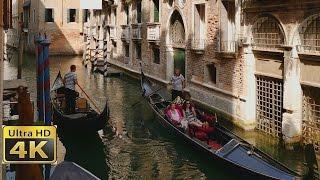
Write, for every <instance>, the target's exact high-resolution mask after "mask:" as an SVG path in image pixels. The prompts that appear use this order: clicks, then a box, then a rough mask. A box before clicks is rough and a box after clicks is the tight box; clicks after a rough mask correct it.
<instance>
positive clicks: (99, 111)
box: [77, 84, 101, 114]
mask: <svg viewBox="0 0 320 180" xmlns="http://www.w3.org/2000/svg"><path fill="white" fill-rule="evenodd" d="M77 85H78V86H79V88H80V89H81V91H82V92H83V93H84V94H85V95H86V96H87V98H88V99H89V101H90V102H91V103H92V105H93V106H94V107H95V108H96V109H97V110H98V113H99V114H100V113H101V110H100V109H99V108H98V107H97V105H96V104H95V103H94V101H93V100H92V99H91V98H90V97H89V95H88V94H87V93H86V92H85V91H84V90H83V89H82V87H81V86H80V85H79V84H77Z"/></svg>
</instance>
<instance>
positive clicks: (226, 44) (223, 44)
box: [218, 41, 237, 53]
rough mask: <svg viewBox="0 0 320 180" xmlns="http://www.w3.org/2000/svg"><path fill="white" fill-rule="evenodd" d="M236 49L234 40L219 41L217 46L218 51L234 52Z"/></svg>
mask: <svg viewBox="0 0 320 180" xmlns="http://www.w3.org/2000/svg"><path fill="white" fill-rule="evenodd" d="M236 50H237V42H236V41H220V43H219V46H218V51H219V52H228V53H235V52H236Z"/></svg>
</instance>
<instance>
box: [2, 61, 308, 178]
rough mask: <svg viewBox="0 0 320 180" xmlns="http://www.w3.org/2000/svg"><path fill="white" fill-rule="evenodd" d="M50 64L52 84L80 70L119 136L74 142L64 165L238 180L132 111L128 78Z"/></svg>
mask: <svg viewBox="0 0 320 180" xmlns="http://www.w3.org/2000/svg"><path fill="white" fill-rule="evenodd" d="M50 59H51V61H50V68H51V82H53V80H54V78H55V76H56V74H57V72H58V71H59V70H61V72H62V73H63V74H64V73H66V72H68V71H69V67H70V65H71V64H76V65H77V74H78V80H79V83H80V85H82V87H83V88H84V89H85V91H86V92H87V93H88V94H89V96H91V97H93V99H94V101H96V102H97V103H96V104H97V105H98V107H99V108H100V109H103V106H104V102H105V101H106V99H108V102H109V107H110V112H111V114H110V123H111V124H112V125H113V126H115V127H116V128H115V129H113V131H116V132H112V130H111V129H107V130H105V133H104V137H103V139H102V142H101V140H98V139H97V138H96V137H94V136H93V137H88V139H87V137H82V138H74V139H72V140H70V141H71V142H76V144H77V143H79V144H78V145H76V146H75V147H69V149H70V150H69V151H68V150H67V151H68V153H67V155H66V157H65V158H66V159H74V160H75V161H78V162H79V163H80V164H81V163H82V164H83V166H85V167H87V168H88V169H90V170H91V171H94V172H95V173H97V174H99V176H101V177H103V178H106V177H109V178H110V179H236V177H237V175H236V174H233V173H232V172H229V171H228V169H223V166H222V165H220V164H218V163H215V162H214V161H212V160H211V159H210V157H207V156H205V155H202V154H201V153H200V152H199V151H196V150H195V149H193V148H192V147H191V146H190V145H188V144H186V143H184V142H183V140H182V139H180V138H177V137H176V136H174V135H171V134H169V133H168V131H167V130H166V129H165V128H163V127H162V126H161V125H160V123H158V121H157V120H156V116H155V114H153V113H152V110H151V109H150V108H149V107H148V106H147V105H146V104H145V103H144V102H143V101H142V103H139V104H138V105H137V106H136V107H135V108H132V107H131V105H132V104H134V103H136V102H137V101H139V100H141V93H140V89H139V82H138V81H137V80H134V79H132V78H129V77H123V78H121V79H119V78H108V79H105V78H104V77H103V76H101V75H92V74H91V73H90V69H86V68H84V67H83V66H82V64H81V57H51V58H50ZM23 67H24V69H23V76H24V77H25V79H26V80H27V82H28V84H29V89H30V92H31V97H32V98H33V99H34V98H35V95H36V79H35V76H36V71H35V63H34V58H33V57H32V56H25V59H24V65H23ZM15 77H16V60H13V61H12V62H10V63H7V62H6V63H5V79H14V78H15ZM229 128H230V129H233V131H234V132H236V133H238V134H240V135H241V136H242V137H243V138H245V139H247V140H249V141H250V142H252V143H253V144H255V145H256V146H257V147H259V148H261V149H262V150H264V151H265V152H267V153H268V154H271V155H272V156H273V157H275V158H276V159H278V160H280V161H281V162H283V163H285V164H286V165H288V166H290V167H291V168H293V169H295V170H301V169H302V162H303V156H302V154H301V153H296V152H288V151H284V150H282V149H281V148H279V147H281V146H279V144H278V141H277V140H276V139H274V138H270V137H269V136H265V135H263V134H261V133H256V132H250V133H249V132H243V131H241V130H239V129H237V128H235V127H233V126H229ZM85 142H86V143H88V144H85ZM96 150H97V152H95V151H96ZM102 151H104V155H103V152H102ZM69 152H72V154H71V153H69ZM75 156H76V157H75ZM79 157H81V158H83V159H85V161H88V162H82V161H83V159H81V158H79ZM91 163H93V165H91ZM104 163H106V164H104ZM89 164H90V165H89Z"/></svg>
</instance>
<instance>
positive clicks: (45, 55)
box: [41, 35, 51, 125]
mask: <svg viewBox="0 0 320 180" xmlns="http://www.w3.org/2000/svg"><path fill="white" fill-rule="evenodd" d="M50 44H51V43H50V40H49V39H48V38H47V35H45V39H44V40H43V41H42V42H41V45H42V47H43V62H44V63H43V69H44V70H43V77H44V79H43V80H44V81H43V82H44V86H43V88H44V113H45V116H44V117H45V118H44V121H45V124H46V125H50V124H51V105H50V63H49V46H50Z"/></svg>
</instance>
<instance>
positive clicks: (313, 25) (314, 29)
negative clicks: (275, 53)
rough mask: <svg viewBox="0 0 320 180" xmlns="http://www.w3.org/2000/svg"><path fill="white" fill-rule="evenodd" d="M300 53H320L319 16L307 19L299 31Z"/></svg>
mask: <svg viewBox="0 0 320 180" xmlns="http://www.w3.org/2000/svg"><path fill="white" fill-rule="evenodd" d="M299 34H300V43H301V48H300V51H304V52H311V53H320V14H318V15H316V16H313V17H310V18H308V19H307V20H306V21H305V22H304V23H303V24H302V25H301V27H300V29H299Z"/></svg>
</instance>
